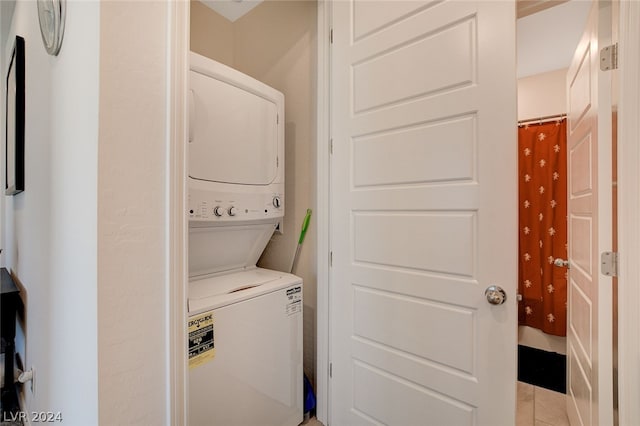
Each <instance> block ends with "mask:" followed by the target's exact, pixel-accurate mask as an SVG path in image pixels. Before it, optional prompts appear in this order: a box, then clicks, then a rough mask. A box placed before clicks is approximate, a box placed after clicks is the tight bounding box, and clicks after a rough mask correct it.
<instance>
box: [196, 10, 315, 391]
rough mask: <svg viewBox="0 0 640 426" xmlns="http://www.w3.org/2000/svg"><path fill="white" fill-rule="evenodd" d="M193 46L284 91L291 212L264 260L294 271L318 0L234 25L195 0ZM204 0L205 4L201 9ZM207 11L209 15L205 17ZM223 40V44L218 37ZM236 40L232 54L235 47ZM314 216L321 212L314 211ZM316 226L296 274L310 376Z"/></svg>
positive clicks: (306, 203) (311, 121)
mask: <svg viewBox="0 0 640 426" xmlns="http://www.w3.org/2000/svg"><path fill="white" fill-rule="evenodd" d="M191 5H192V9H191V46H192V49H193V50H194V51H197V52H198V53H200V54H203V55H205V56H208V57H210V58H212V59H215V60H217V61H220V62H223V63H226V64H227V65H231V66H233V67H234V68H236V69H238V70H239V71H241V72H243V73H245V74H248V75H250V76H252V77H254V78H256V79H258V80H260V81H262V82H264V83H266V84H268V85H270V86H272V87H274V88H276V89H278V90H280V91H281V92H282V93H284V96H285V150H286V152H285V194H286V196H285V218H284V227H283V232H284V233H283V235H280V234H275V235H274V236H273V238H272V239H271V242H270V243H269V245H268V246H267V248H266V250H265V252H264V254H263V255H262V258H261V259H260V261H259V262H258V265H259V266H262V267H265V268H270V269H276V270H280V271H287V272H288V271H289V268H290V267H291V261H292V259H293V255H294V252H295V249H296V246H297V242H298V237H299V234H300V226H301V225H302V220H303V218H304V215H305V214H306V210H307V208H313V206H314V200H315V188H316V184H315V175H316V174H315V158H314V153H315V134H316V133H315V132H316V128H315V125H316V124H315V87H316V80H315V79H316V56H317V55H316V34H317V30H316V14H317V12H316V8H317V4H316V2H315V1H312V0H302V1H293V0H292V1H279V0H267V1H265V2H264V3H262V4H260V5H258V6H256V7H255V8H254V9H253V10H251V11H250V12H249V13H247V14H246V15H244V16H243V17H241V18H239V19H238V20H236V21H235V22H233V23H230V22H229V21H226V22H227V24H230V25H231V31H229V27H228V25H219V22H220V20H226V19H225V18H224V17H222V16H220V15H218V14H217V13H216V12H214V11H212V10H210V9H207V8H206V7H204V6H203V5H202V4H201V3H200V2H197V1H192V2H191ZM203 7H204V9H205V10H202V9H203ZM207 17H208V18H207ZM220 40H224V41H225V43H224V44H222V45H221V44H220ZM230 46H233V55H232V56H233V59H230V54H229V51H228V49H229V47H230ZM311 220H312V221H314V220H315V218H314V217H313V216H312V218H311ZM315 247H316V233H315V227H314V226H313V225H311V226H309V230H308V232H307V236H306V239H305V241H304V245H303V248H302V250H301V253H300V259H299V262H298V266H297V269H296V271H295V274H296V275H298V276H300V277H302V279H303V280H304V341H305V343H304V364H305V365H304V369H305V373H306V374H307V376H308V377H309V378H310V380H311V381H312V382H314V377H315V359H316V346H315V342H316V306H317V303H316V300H317V299H316V292H317V286H316V276H317V271H316V263H315V259H316V250H315Z"/></svg>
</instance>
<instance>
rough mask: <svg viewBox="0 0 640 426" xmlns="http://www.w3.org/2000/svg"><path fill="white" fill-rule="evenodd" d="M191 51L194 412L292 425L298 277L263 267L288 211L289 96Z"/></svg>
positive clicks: (204, 419) (210, 418)
mask: <svg viewBox="0 0 640 426" xmlns="http://www.w3.org/2000/svg"><path fill="white" fill-rule="evenodd" d="M190 61H191V64H190V77H189V78H190V101H189V103H190V105H189V147H188V149H189V177H188V189H189V202H188V212H187V214H188V217H189V253H188V258H189V296H188V311H189V319H188V326H189V400H188V402H189V424H190V425H192V426H205V425H206V426H211V425H220V426H234V425H236V426H253V425H273V426H296V425H298V424H300V423H301V422H302V420H303V373H302V304H303V301H302V280H301V279H300V278H299V277H296V276H294V275H291V274H287V273H284V272H278V271H271V270H267V269H262V268H257V267H256V262H257V260H258V259H259V257H260V255H261V254H262V252H263V251H264V248H265V247H266V245H267V243H268V242H269V240H270V238H271V236H272V235H273V232H274V230H275V229H276V228H277V226H278V224H279V223H280V221H281V220H282V218H283V216H284V200H285V197H284V96H283V95H282V94H281V93H280V92H278V91H276V90H275V89H273V88H271V87H269V86H266V85H265V84H263V83H261V82H259V81H257V80H254V79H252V78H251V77H249V76H246V75H244V74H242V73H240V72H238V71H236V70H233V69H232V68H229V67H227V66H225V65H223V64H220V63H217V62H215V61H212V60H210V59H207V58H204V57H202V56H200V55H197V54H195V53H192V54H191V58H190Z"/></svg>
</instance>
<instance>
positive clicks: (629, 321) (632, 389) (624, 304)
mask: <svg viewBox="0 0 640 426" xmlns="http://www.w3.org/2000/svg"><path fill="white" fill-rule="evenodd" d="M638 22H640V3H639V2H636V1H625V0H622V1H620V41H619V50H618V53H619V55H618V58H619V70H620V80H619V81H620V86H619V87H620V90H619V92H620V98H619V121H618V129H619V133H618V247H619V252H620V271H619V281H618V358H619V360H618V378H619V390H618V395H619V418H620V423H619V424H621V425H631V424H638V423H639V422H640V405H638V399H639V398H640V364H639V362H638V354H639V353H640V333H639V332H640V327H638V324H640V310H638V305H639V304H640V286H639V285H638V283H639V281H640V261H639V259H640V223H638V218H639V217H640V169H639V167H638V164H640V146H639V142H640V86H639V83H638V82H639V81H640V55H638V52H639V51H640V27H639V26H638Z"/></svg>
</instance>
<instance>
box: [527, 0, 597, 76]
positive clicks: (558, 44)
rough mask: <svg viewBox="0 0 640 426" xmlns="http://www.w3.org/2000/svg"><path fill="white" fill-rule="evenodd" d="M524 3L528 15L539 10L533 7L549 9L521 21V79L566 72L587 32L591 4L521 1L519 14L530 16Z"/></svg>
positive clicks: (573, 0) (586, 0)
mask: <svg viewBox="0 0 640 426" xmlns="http://www.w3.org/2000/svg"><path fill="white" fill-rule="evenodd" d="M521 3H522V4H525V3H526V4H525V5H524V6H527V7H528V11H529V12H530V11H531V10H534V9H532V8H533V7H534V6H536V5H534V4H533V3H537V6H536V7H541V6H545V7H547V8H546V9H543V10H542V11H538V12H534V13H532V14H528V15H526V16H524V17H522V18H520V19H518V23H517V31H518V42H517V44H518V68H517V70H518V71H517V74H518V78H521V77H526V76H530V75H534V74H540V73H543V72H548V71H554V70H558V69H562V68H567V67H568V66H569V64H570V63H571V58H572V57H573V52H574V51H575V49H576V47H577V45H578V42H579V41H580V37H581V36H582V31H583V30H584V28H585V25H586V22H587V15H588V14H589V9H590V6H591V1H589V0H571V1H566V2H551V1H544V2H540V1H538V2H536V1H529V0H527V1H520V2H518V13H519V14H520V12H522V13H525V12H527V9H523V7H524V6H521ZM541 3H544V4H541ZM549 5H551V6H553V7H549Z"/></svg>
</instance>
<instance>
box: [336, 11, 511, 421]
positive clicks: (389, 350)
mask: <svg viewBox="0 0 640 426" xmlns="http://www.w3.org/2000/svg"><path fill="white" fill-rule="evenodd" d="M332 25H333V43H332V45H331V64H332V65H331V67H332V68H331V86H332V89H331V97H332V99H331V123H332V125H331V127H332V130H331V136H332V140H333V144H332V146H333V148H332V149H333V153H332V157H331V250H332V267H331V273H330V366H331V369H330V370H331V379H330V401H329V411H330V418H329V424H330V425H331V426H334V425H336V426H338V425H340V426H352V425H371V424H375V425H380V424H386V425H398V426H410V425H455V426H463V425H513V424H515V389H516V345H517V335H516V334H517V330H516V329H517V324H516V321H517V312H516V304H517V302H516V288H517V286H516V280H517V251H518V250H517V235H518V230H517V226H518V225H517V156H516V150H517V135H516V130H517V126H516V81H515V10H514V2H506V1H504V2H503V1H384V0H376V1H359V0H340V1H335V2H333V3H332ZM497 287H501V289H502V290H503V291H504V293H505V294H506V300H504V303H501V302H502V301H503V300H502V299H503V297H502V295H501V293H500V289H499V288H497ZM487 289H489V290H487Z"/></svg>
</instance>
